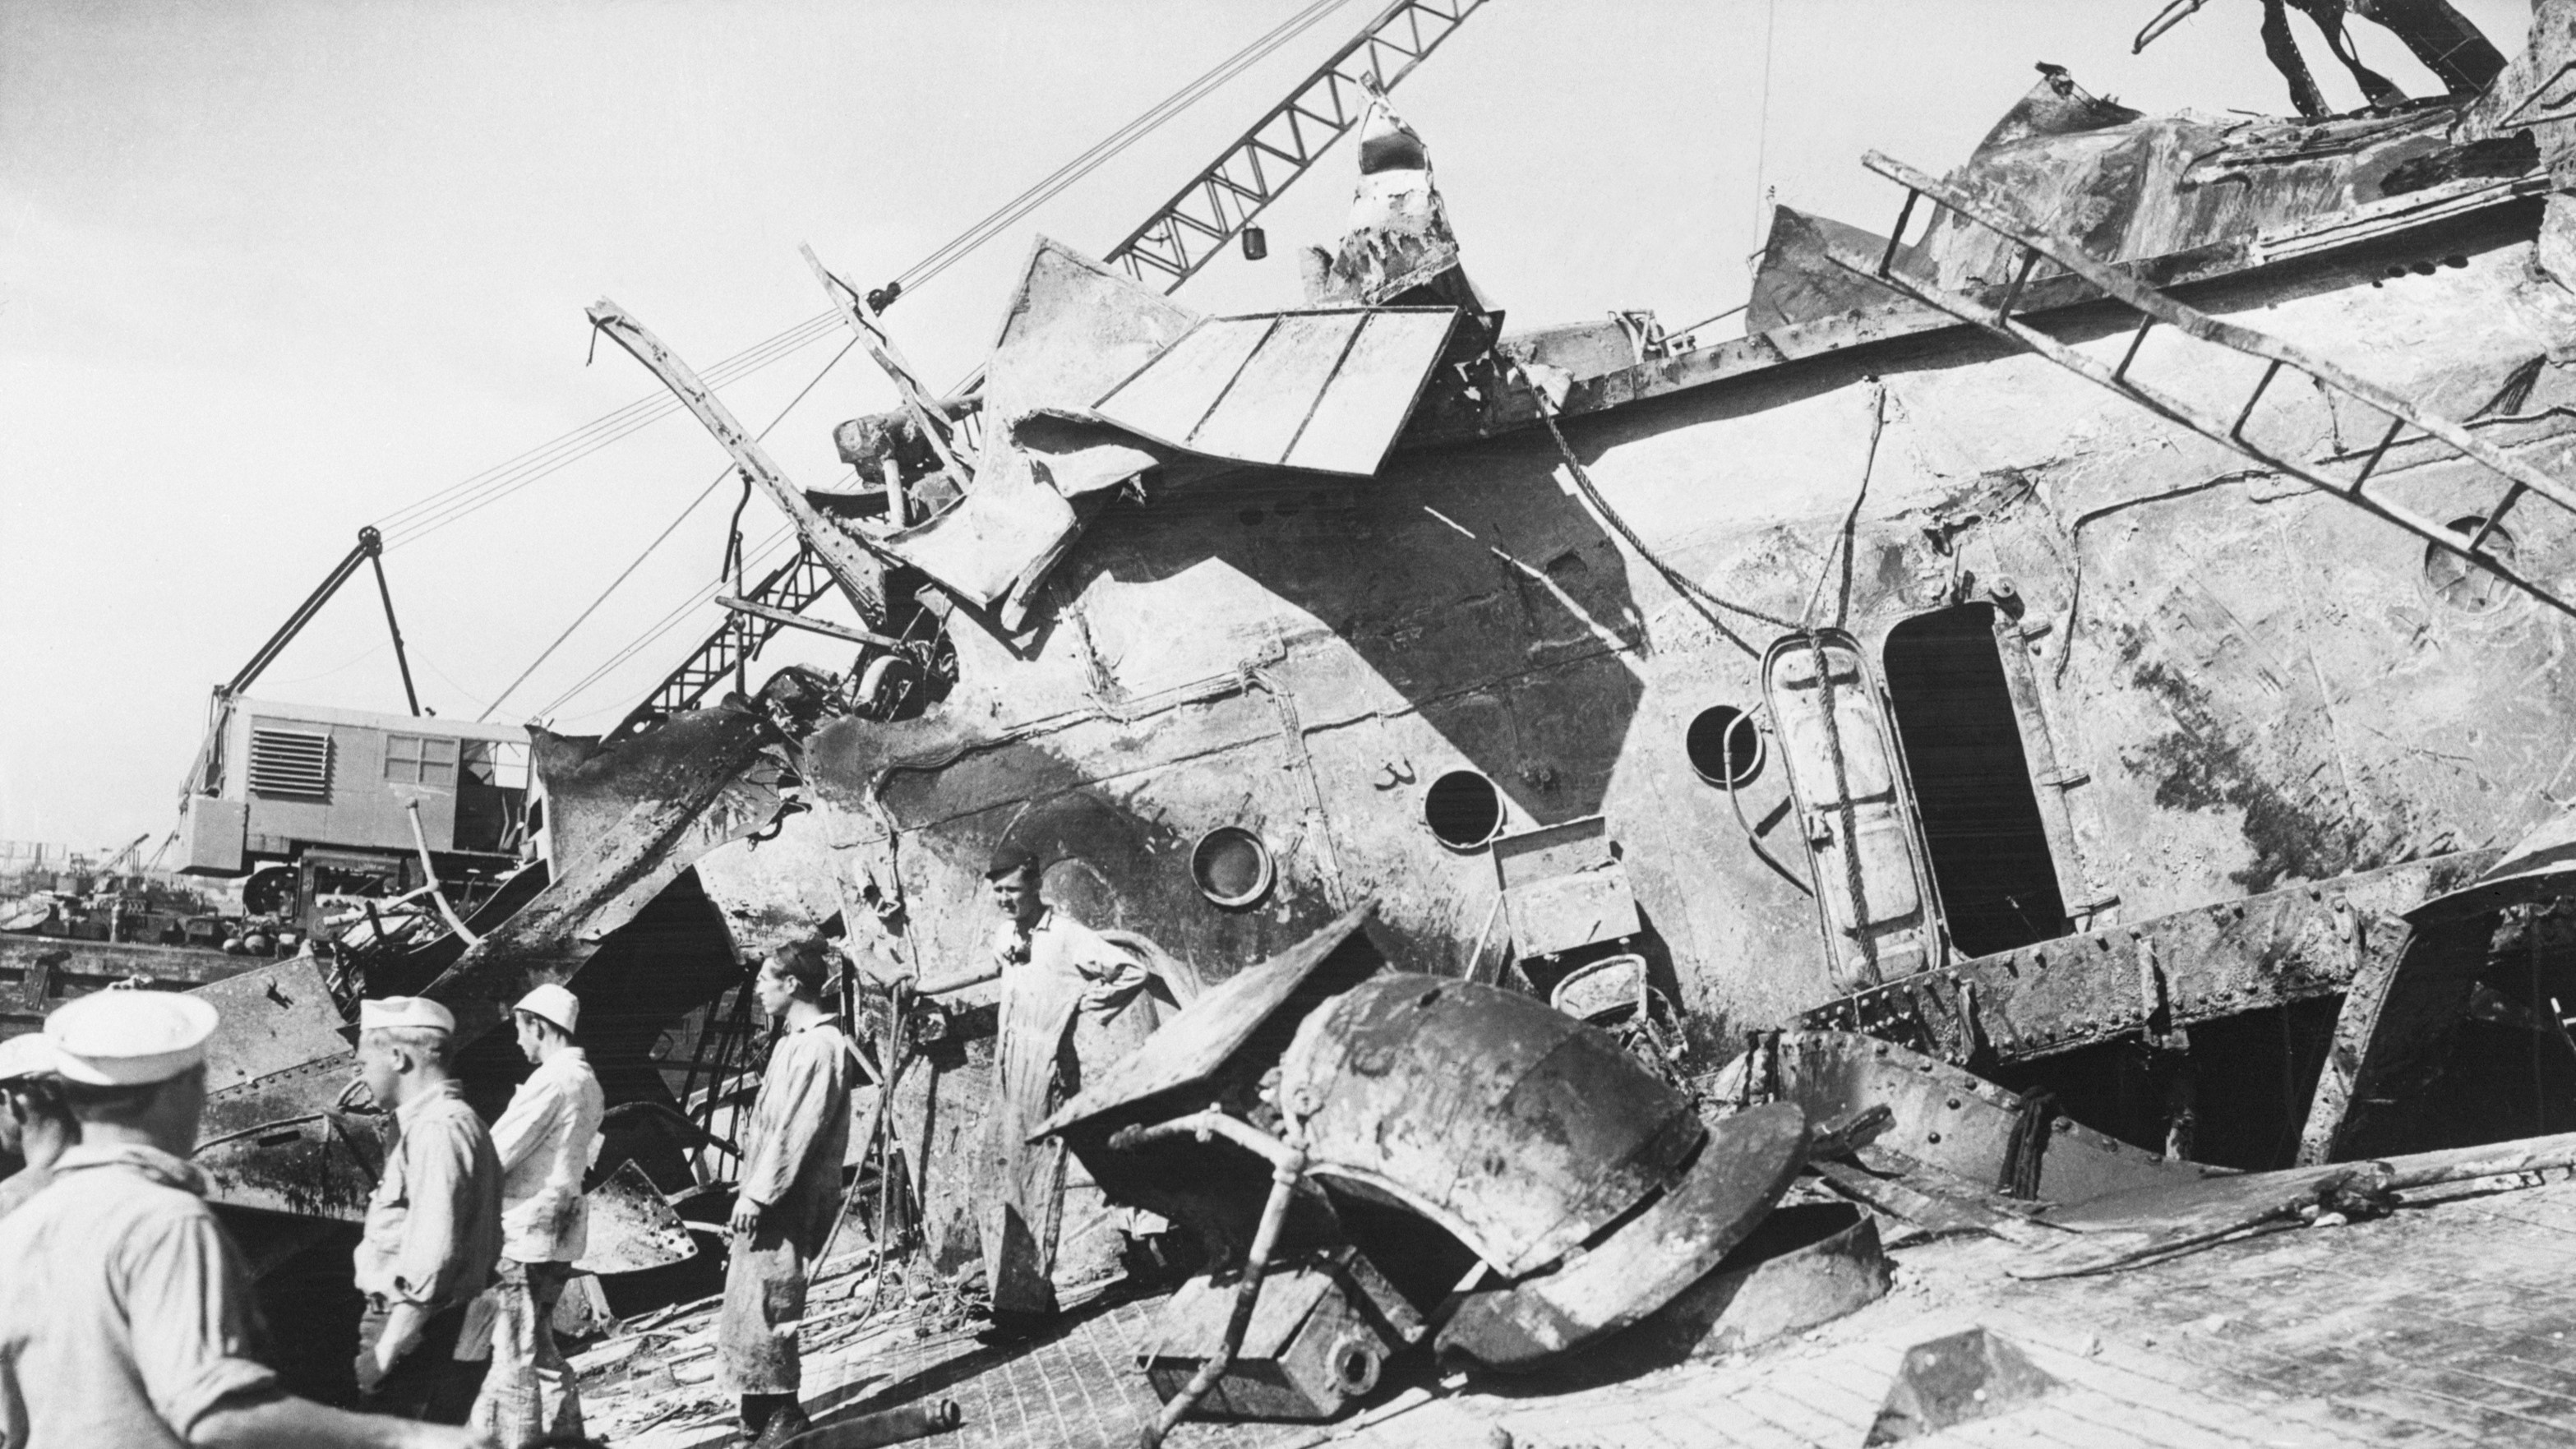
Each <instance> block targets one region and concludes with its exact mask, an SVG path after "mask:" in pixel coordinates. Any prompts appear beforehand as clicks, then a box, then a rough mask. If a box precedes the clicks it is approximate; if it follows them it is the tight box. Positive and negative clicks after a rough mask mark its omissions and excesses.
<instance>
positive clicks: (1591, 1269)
mask: <svg viewBox="0 0 2576 1449" xmlns="http://www.w3.org/2000/svg"><path fill="white" fill-rule="evenodd" d="M1806 1155H1807V1118H1806V1114H1805V1113H1804V1112H1803V1111H1801V1110H1800V1109H1799V1108H1798V1107H1797V1105H1796V1104H1794V1103H1790V1102H1773V1103H1770V1104H1768V1105H1765V1106H1761V1107H1755V1108H1753V1109H1751V1110H1750V1111H1746V1112H1740V1113H1737V1114H1736V1115H1735V1116H1732V1117H1729V1118H1727V1119H1726V1120H1725V1121H1723V1122H1720V1123H1718V1124H1717V1125H1716V1126H1715V1127H1713V1128H1711V1129H1709V1133H1708V1140H1707V1142H1706V1144H1705V1145H1704V1146H1702V1148H1701V1149H1700V1154H1699V1157H1698V1159H1697V1160H1696V1161H1695V1162H1693V1163H1692V1164H1691V1166H1690V1168H1689V1170H1688V1172H1687V1174H1686V1175H1685V1176H1684V1177H1683V1179H1682V1180H1681V1182H1680V1183H1679V1184H1677V1185H1676V1186H1674V1187H1673V1188H1671V1189H1670V1190H1669V1191H1667V1192H1666V1193H1664V1195H1663V1196H1661V1197H1659V1198H1657V1199H1656V1200H1655V1201H1654V1202H1653V1203H1652V1204H1651V1205H1649V1206H1648V1207H1647V1208H1646V1210H1645V1211H1644V1212H1641V1213H1639V1214H1638V1215H1637V1216H1636V1217H1635V1218H1633V1219H1631V1220H1629V1221H1628V1222H1625V1223H1623V1224H1621V1225H1620V1226H1619V1227H1618V1229H1617V1230H1616V1231H1614V1232H1612V1233H1611V1234H1610V1235H1609V1236H1608V1237H1607V1238H1605V1239H1603V1240H1602V1241H1600V1242H1597V1243H1592V1244H1590V1245H1589V1247H1588V1248H1587V1250H1586V1251H1585V1252H1584V1253H1583V1254H1582V1255H1581V1256H1580V1257H1577V1258H1575V1259H1573V1260H1572V1261H1571V1262H1568V1263H1566V1264H1565V1265H1564V1266H1562V1267H1559V1268H1556V1269H1555V1270H1553V1271H1551V1272H1547V1273H1542V1274H1540V1275H1539V1276H1537V1277H1535V1278H1531V1279H1528V1280H1527V1281H1524V1282H1520V1283H1516V1284H1512V1285H1510V1286H1509V1287H1505V1288H1497V1289H1492V1290H1489V1291H1486V1292H1481V1293H1470V1294H1468V1295H1467V1297H1466V1300H1465V1302H1463V1303H1462V1304H1460V1305H1459V1308H1458V1311H1457V1313H1456V1314H1455V1315H1454V1316H1453V1317H1451V1319H1450V1320H1449V1322H1448V1324H1447V1325H1446V1326H1445V1327H1443V1328H1442V1329H1441V1330H1440V1335H1439V1339H1438V1344H1439V1348H1440V1352H1441V1354H1442V1356H1443V1357H1451V1358H1457V1359H1461V1360H1464V1361H1466V1362H1469V1363H1473V1364H1477V1365H1479V1366H1482V1367H1484V1368H1489V1369H1498V1370H1505V1371H1511V1370H1522V1369H1529V1368H1533V1367H1536V1366H1537V1365H1539V1364H1541V1363H1544V1362H1545V1361H1547V1360H1548V1359H1551V1358H1554V1357H1555V1356H1557V1355H1559V1354H1562V1353H1565V1352H1567V1351H1569V1350H1572V1349H1576V1348H1581V1347H1582V1346H1584V1345H1585V1344H1588V1343H1592V1342H1594V1341H1596V1340H1598V1339H1600V1338H1603V1337H1605V1336H1607V1335H1609V1334H1612V1333H1616V1332H1617V1331H1619V1330H1620V1329H1622V1328H1625V1327H1627V1326H1628V1325H1630V1324H1632V1323H1635V1322H1637V1321H1638V1320H1640V1319H1642V1318H1644V1317H1645V1316H1646V1315H1648V1314H1650V1313H1652V1312H1654V1311H1655V1310H1656V1309H1658V1308H1661V1307H1663V1306H1664V1305H1665V1304H1666V1303H1668V1302H1670V1301H1672V1298H1673V1295H1674V1294H1676V1293H1679V1292H1681V1291H1682V1290H1683V1289H1684V1288H1686V1287H1688V1286H1690V1284H1691V1283H1693V1282H1695V1281H1697V1280H1698V1279H1699V1278H1700V1277H1702V1276H1703V1275H1704V1274H1706V1273H1707V1272H1708V1271H1709V1270H1710V1269H1712V1268H1714V1267H1716V1266H1717V1265H1718V1263H1719V1262H1720V1261H1721V1260H1722V1259H1724V1258H1725V1257H1726V1254H1727V1252H1728V1250H1730V1249H1732V1248H1733V1247H1734V1246H1735V1245H1736V1244H1737V1243H1739V1242H1741V1241H1743V1240H1744V1238H1745V1236H1746V1235H1747V1234H1749V1233H1751V1232H1752V1231H1753V1229H1754V1227H1755V1226H1756V1225H1757V1224H1759V1223H1760V1222H1761V1221H1762V1219H1763V1217H1764V1216H1765V1215H1766V1214H1768V1213H1769V1212H1770V1211H1771V1206H1772V1204H1773V1203H1776V1202H1778V1201H1779V1200H1780V1194H1781V1193H1783V1192H1785V1191H1787V1190H1788V1187H1789V1183H1790V1180H1791V1179H1793V1178H1795V1177H1796V1176H1797V1174H1798V1168H1799V1166H1800V1165H1801V1164H1802V1163H1804V1162H1805V1161H1806Z"/></svg>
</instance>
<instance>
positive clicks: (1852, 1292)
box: [1602, 1203, 1889, 1358]
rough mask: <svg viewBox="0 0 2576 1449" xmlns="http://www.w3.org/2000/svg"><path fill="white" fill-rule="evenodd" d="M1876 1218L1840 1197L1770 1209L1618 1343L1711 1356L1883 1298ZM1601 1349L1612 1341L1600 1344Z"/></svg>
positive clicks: (1673, 1354) (1883, 1264)
mask: <svg viewBox="0 0 2576 1449" xmlns="http://www.w3.org/2000/svg"><path fill="white" fill-rule="evenodd" d="M1888 1281H1889V1269H1888V1262H1887V1254H1886V1251H1885V1250H1884V1249H1883V1248H1882V1247H1881V1246H1880V1243H1879V1237H1878V1220H1877V1219H1876V1218H1874V1217H1872V1216H1871V1215H1870V1214H1868V1213H1866V1212H1863V1211H1862V1210H1860V1209H1859V1208H1857V1207H1854V1206H1851V1205H1849V1204H1846V1203H1801V1204H1798V1205H1796V1206H1793V1207H1781V1208H1776V1209H1774V1210H1773V1211H1772V1212H1771V1214H1770V1216H1768V1217H1766V1218H1764V1219H1763V1220H1762V1223H1761V1225H1760V1226H1759V1227H1756V1228H1755V1229H1754V1230H1753V1232H1752V1234H1751V1235H1750V1236H1748V1237H1746V1238H1745V1240H1744V1241H1743V1242H1741V1243H1738V1244H1736V1246H1735V1248H1734V1250H1733V1251H1732V1252H1730V1253H1728V1254H1727V1255H1726V1259H1725V1261H1723V1262H1721V1263H1719V1264H1718V1265H1717V1267H1716V1268H1715V1269H1713V1270H1712V1271H1711V1272H1710V1273H1709V1274H1708V1276H1707V1277H1705V1278H1702V1279H1700V1280H1699V1281H1698V1282H1696V1283H1693V1284H1692V1285H1690V1286H1689V1287H1688V1288H1685V1289H1683V1290H1682V1291H1681V1293H1680V1294H1679V1295H1678V1296H1676V1297H1675V1298H1674V1299H1673V1301H1672V1302H1670V1303H1667V1304H1665V1305H1664V1306H1663V1307H1662V1308H1660V1309H1658V1310H1656V1312H1655V1314H1654V1316H1653V1317H1651V1318H1648V1319H1647V1320H1646V1321H1645V1322H1643V1323H1640V1324H1638V1325H1637V1327H1636V1328H1635V1329H1634V1330H1632V1331H1631V1332H1630V1333H1629V1334H1628V1336H1627V1338H1625V1339H1622V1340H1621V1341H1620V1345H1619V1347H1621V1348H1627V1347H1630V1346H1631V1345H1633V1347H1634V1349H1635V1350H1638V1351H1643V1352H1645V1353H1650V1354H1653V1355H1655V1356H1656V1357H1658V1358H1680V1357H1685V1356H1687V1357H1691V1358H1719V1357H1723V1356H1724V1355H1727V1354H1731V1353H1740V1352H1742V1351H1744V1350H1746V1349H1749V1348H1757V1347H1759V1346H1761V1345H1762V1344H1765V1343H1769V1342H1771V1341H1773V1340H1775V1339H1778V1338H1782V1337H1785V1336H1786V1335H1788V1334H1792V1333H1798V1332H1802V1331H1804V1330H1806V1329H1809V1328H1813V1327H1815V1326H1816V1325H1817V1324H1820V1323H1829V1322H1831V1321H1832V1320H1834V1319H1837V1318H1840V1317H1842V1316H1843V1315H1844V1314H1847V1313H1850V1312H1852V1311H1853V1310H1855V1309H1857V1308H1859V1307H1861V1306H1862V1305H1863V1304H1866V1303H1871V1302H1874V1301H1876V1300H1877V1299H1879V1298H1881V1297H1884V1296H1885V1295H1886V1293H1887V1286H1888ZM1602 1351H1603V1352H1605V1353H1609V1352H1615V1351H1617V1350H1616V1349H1613V1348H1610V1347H1607V1346H1605V1347H1604V1349H1603V1350H1602Z"/></svg>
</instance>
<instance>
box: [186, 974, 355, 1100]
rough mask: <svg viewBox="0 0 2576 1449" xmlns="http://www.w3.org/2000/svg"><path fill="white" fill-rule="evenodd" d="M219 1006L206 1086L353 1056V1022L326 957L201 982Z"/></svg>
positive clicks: (213, 1089)
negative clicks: (337, 995) (335, 991)
mask: <svg viewBox="0 0 2576 1449" xmlns="http://www.w3.org/2000/svg"><path fill="white" fill-rule="evenodd" d="M191 994H192V995H195V996H200V997H203V998H204V999H205V1000H206V1001H207V1002H209V1003H210V1004H212V1005H213V1007H214V1008H215V1012H216V1021H217V1024H216V1027H215V1034H214V1035H213V1036H212V1037H210V1038H208V1039H207V1042H206V1091H207V1092H208V1093H209V1094H210V1095H211V1094H213V1093H217V1092H222V1091H226V1090H229V1089H231V1088H233V1087H238V1086H241V1085H243V1084H244V1083H247V1082H252V1081H256V1080H258V1079H259V1078H262V1077H266V1076H270V1075H272V1074H274V1073H277V1072H282V1071H285V1070H287V1069H288V1068H290V1067H300V1066H303V1065H305V1064H307V1063H310V1062H341V1063H344V1064H345V1063H346V1062H347V1061H348V1060H349V1059H350V1058H352V1057H353V1055H354V1053H352V1052H351V1050H350V1047H349V1041H348V1038H346V1037H345V1036H343V1035H341V1028H342V1027H344V1026H345V1025H347V1022H346V1021H345V1019H343V1018H342V1016H341V1015H340V1008H339V1006H338V1004H337V1003H335V1002H334V1001H332V999H331V986H330V983H329V982H328V981H325V980H324V979H323V977H322V967H321V964H320V963H319V962H317V961H315V960H314V959H313V958H312V957H310V956H296V957H293V958H290V959H288V960H284V961H278V962H273V963H271V964H269V965H266V966H261V967H258V968H257V969H255V970H250V971H245V972H243V973H242V974H240V975H239V976H233V977H228V978H226V979H225V980H222V981H217V982H214V983H211V984H209V985H206V986H200V987H198V988H197V989H196V990H195V991H194V992H193V993H191Z"/></svg>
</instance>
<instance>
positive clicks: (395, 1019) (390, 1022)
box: [358, 996, 456, 1036]
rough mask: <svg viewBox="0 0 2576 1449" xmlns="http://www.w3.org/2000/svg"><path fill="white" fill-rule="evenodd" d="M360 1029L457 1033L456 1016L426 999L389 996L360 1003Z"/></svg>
mask: <svg viewBox="0 0 2576 1449" xmlns="http://www.w3.org/2000/svg"><path fill="white" fill-rule="evenodd" d="M358 1030H360V1031H362V1032H368V1031H443V1032H446V1033H447V1034H448V1035H450V1036H454V1035H455V1034H456V1013H455V1012H452V1011H450V1010H448V1009H447V1008H446V1007H444V1006H441V1005H439V1004H438V1003H437V1002H435V1001H432V1000H430V999H429V998H428V997H426V996H387V997H381V998H379V999H376V1000H372V1001H361V1002H359V1003H358Z"/></svg>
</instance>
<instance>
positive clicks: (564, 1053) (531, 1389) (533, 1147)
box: [468, 982, 607, 1449]
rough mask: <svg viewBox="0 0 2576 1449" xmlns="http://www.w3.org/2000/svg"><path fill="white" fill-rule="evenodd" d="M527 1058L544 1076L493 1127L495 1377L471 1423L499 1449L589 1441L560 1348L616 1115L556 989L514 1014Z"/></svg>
mask: <svg viewBox="0 0 2576 1449" xmlns="http://www.w3.org/2000/svg"><path fill="white" fill-rule="evenodd" d="M510 1014H511V1016H512V1018H513V1019H514V1020H515V1021H516V1022H517V1024H518V1029H519V1050H520V1051H521V1052H522V1053H524V1054H525V1055H526V1056H527V1058H528V1060H529V1061H531V1062H534V1063H535V1064H536V1068H537V1069H536V1070H535V1071H533V1072H530V1073H529V1074H528V1079H527V1080H526V1081H524V1082H521V1083H520V1084H519V1090H518V1091H517V1092H516V1093H515V1094H514V1095H512V1096H511V1098H510V1106H509V1110H507V1111H505V1112H503V1113H502V1114H501V1120H499V1121H497V1122H495V1123H493V1124H492V1146H493V1148H494V1150H495V1151H497V1152H498V1153H499V1154H500V1159H501V1267H500V1275H499V1281H498V1282H496V1283H494V1284H493V1285H492V1291H491V1293H490V1295H489V1296H490V1298H491V1301H492V1307H493V1323H492V1368H491V1371H490V1372H489V1373H488V1374H486V1375H485V1376H484V1379H483V1392H482V1393H481V1394H480V1395H479V1396H478V1397H477V1398H476V1399H475V1400H474V1414H473V1417H472V1418H471V1419H470V1420H468V1422H469V1423H471V1424H472V1425H473V1426H474V1427H475V1428H477V1429H480V1430H482V1431H483V1432H485V1433H487V1434H490V1435H491V1436H492V1437H493V1439H494V1440H495V1441H496V1442H498V1443H499V1444H500V1445H501V1449H522V1446H526V1445H533V1444H539V1443H547V1442H554V1441H557V1440H558V1439H578V1438H580V1437H581V1432H582V1430H581V1391H580V1383H579V1379H578V1377H577V1376H576V1375H575V1374H574V1373H573V1371H572V1366H571V1365H570V1364H568V1363H566V1362H565V1361H564V1356H563V1350H562V1349H560V1348H557V1347H556V1346H555V1334H554V1312H555V1302H556V1300H557V1299H559V1298H561V1297H562V1296H563V1291H564V1285H565V1284H567V1283H569V1282H571V1281H572V1264H573V1260H574V1259H576V1258H579V1257H580V1256H581V1255H582V1253H583V1252H584V1251H585V1250H586V1249H587V1247H588V1246H589V1241H590V1222H589V1211H588V1209H589V1205H588V1204H587V1203H585V1202H584V1201H583V1200H582V1195H581V1181H582V1174H583V1173H584V1172H586V1171H587V1170H588V1169H589V1167H590V1163H591V1159H592V1158H593V1157H596V1156H597V1155H598V1153H599V1119H600V1117H601V1115H602V1114H603V1113H604V1112H606V1110H607V1101H606V1099H605V1098H603V1097H602V1096H601V1095H600V1090H599V1078H597V1077H596V1076H593V1075H592V1074H591V1070H590V1061H589V1059H588V1057H587V1055H586V1054H585V1053H584V1052H583V1051H582V1049H581V1048H580V1047H577V1046H574V1045H573V1042H572V1034H573V1030H574V1028H575V1027H577V1026H579V1025H580V1023H581V1000H580V998H578V997H576V996H574V995H573V994H572V993H571V992H570V991H567V990H565V989H564V988H563V987H561V986H557V985H555V984H553V983H552V982H548V983H546V984H544V985H542V986H539V987H538V988H537V989H535V990H534V991H531V992H529V993H528V994H527V995H525V996H523V997H521V998H519V1004H518V1005H517V1006H515V1007H513V1008H511V1013H510Z"/></svg>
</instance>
